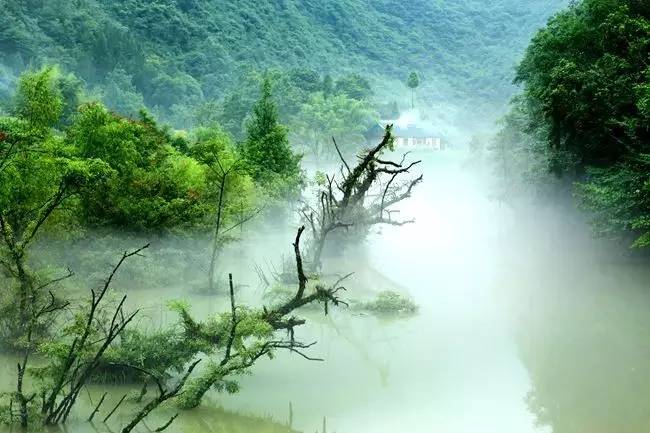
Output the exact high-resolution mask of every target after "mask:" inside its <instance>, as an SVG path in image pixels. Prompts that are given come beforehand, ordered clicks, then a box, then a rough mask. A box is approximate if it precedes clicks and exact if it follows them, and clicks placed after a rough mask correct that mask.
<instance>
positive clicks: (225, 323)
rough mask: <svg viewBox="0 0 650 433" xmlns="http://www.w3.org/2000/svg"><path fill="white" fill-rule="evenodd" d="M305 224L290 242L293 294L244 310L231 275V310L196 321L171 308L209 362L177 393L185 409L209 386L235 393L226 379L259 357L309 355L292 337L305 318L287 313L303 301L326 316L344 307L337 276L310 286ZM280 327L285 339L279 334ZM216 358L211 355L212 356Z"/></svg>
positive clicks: (182, 308)
mask: <svg viewBox="0 0 650 433" xmlns="http://www.w3.org/2000/svg"><path fill="white" fill-rule="evenodd" d="M304 230H305V227H304V226H303V227H301V228H299V229H298V232H297V234H296V238H295V241H294V243H293V248H294V254H295V260H296V271H297V276H298V287H297V288H296V291H295V294H294V295H293V296H291V297H290V298H289V299H287V300H286V301H284V302H282V303H280V304H279V305H275V306H272V307H262V308H255V309H251V308H246V307H244V306H240V305H237V304H236V301H235V291H234V286H233V280H232V274H231V275H230V276H229V287H230V311H228V312H226V313H223V314H220V315H218V316H217V317H213V318H210V319H209V320H207V321H205V322H198V321H196V320H195V319H194V318H193V317H192V316H191V314H190V312H189V309H188V307H187V306H186V305H183V304H177V305H176V306H175V309H176V310H177V312H178V313H179V315H180V317H181V322H182V325H183V329H184V335H185V339H186V341H190V342H198V343H199V344H198V346H200V347H202V349H201V351H202V352H203V353H204V354H205V355H207V357H208V362H209V363H208V365H207V367H206V369H205V370H204V371H203V373H202V375H201V376H200V377H197V378H194V379H191V380H190V381H188V383H187V385H186V387H185V388H184V390H183V391H184V392H183V395H182V396H181V397H180V404H181V406H182V407H184V408H194V407H196V406H198V405H199V404H200V402H201V399H202V398H203V396H204V395H205V393H207V392H208V391H209V390H210V389H211V388H215V389H217V390H219V391H227V392H229V393H234V392H237V390H238V389H239V384H238V383H237V382H235V381H234V380H233V379H232V378H231V377H232V376H234V375H240V374H244V373H246V372H248V371H249V370H250V368H251V367H252V366H253V365H254V364H255V363H256V362H257V361H258V360H259V359H261V358H262V357H269V358H273V355H274V353H275V352H277V351H280V350H288V351H289V352H291V353H295V354H297V355H299V356H301V357H303V358H305V359H307V360H311V361H322V359H319V358H312V357H310V356H308V355H307V354H306V353H305V352H304V351H305V350H306V349H309V348H311V347H312V346H313V345H314V344H315V343H308V344H306V343H302V342H300V341H298V340H296V338H295V331H296V328H298V327H300V326H302V325H304V324H305V323H306V321H305V320H304V319H301V318H297V317H295V316H293V315H292V313H293V312H295V311H296V310H297V309H299V308H301V307H304V306H306V305H310V304H315V303H319V304H321V305H322V306H323V310H324V312H325V314H328V312H329V308H330V307H329V306H330V305H334V306H339V305H347V304H346V303H345V302H344V301H343V300H341V299H340V297H339V293H340V292H341V291H343V290H345V289H344V288H343V287H342V286H341V285H340V284H341V283H342V281H343V280H344V279H345V277H344V278H340V279H338V280H337V281H335V282H334V284H332V285H331V286H330V287H325V286H323V285H322V284H316V285H315V286H313V287H309V285H308V283H309V278H308V277H307V275H306V274H305V269H304V267H303V259H302V254H301V250H300V240H301V237H302V234H303V232H304ZM280 331H282V332H283V333H285V334H286V336H287V337H286V338H282V337H279V336H278V333H279V332H280ZM215 358H216V359H215Z"/></svg>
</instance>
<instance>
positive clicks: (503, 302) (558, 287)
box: [0, 150, 650, 433]
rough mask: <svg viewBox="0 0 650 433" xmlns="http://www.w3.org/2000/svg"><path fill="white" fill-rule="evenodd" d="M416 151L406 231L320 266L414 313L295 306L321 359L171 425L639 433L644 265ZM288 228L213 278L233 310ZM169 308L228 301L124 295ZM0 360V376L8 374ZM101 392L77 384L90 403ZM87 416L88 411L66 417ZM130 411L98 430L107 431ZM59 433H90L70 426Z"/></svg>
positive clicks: (647, 421) (292, 363) (381, 236)
mask: <svg viewBox="0 0 650 433" xmlns="http://www.w3.org/2000/svg"><path fill="white" fill-rule="evenodd" d="M416 156H417V157H418V158H420V157H421V158H422V159H423V160H424V162H423V165H422V171H423V172H424V174H425V181H424V183H423V184H422V185H421V186H420V187H419V188H418V189H417V190H416V192H415V193H414V195H413V197H412V199H411V200H409V201H407V202H404V204H403V205H402V206H401V208H400V211H401V213H400V215H401V216H402V217H404V218H409V217H414V218H416V222H415V223H414V224H410V225H407V226H403V227H382V228H381V229H379V230H375V231H374V232H373V234H372V235H371V236H370V237H369V239H368V240H367V242H366V243H365V244H364V245H359V246H357V247H356V248H355V249H354V250H352V249H348V250H347V251H345V252H344V255H342V256H341V257H335V258H332V259H330V262H329V266H331V267H332V268H334V267H336V271H337V272H340V273H344V272H346V271H348V270H354V271H356V274H355V276H354V277H353V278H352V279H351V280H350V282H349V285H350V292H349V293H347V296H349V297H351V298H355V297H359V296H361V297H363V296H368V295H369V294H371V293H373V292H378V291H380V290H385V289H392V290H398V291H401V292H403V293H404V294H407V295H409V296H411V297H412V298H413V299H414V301H415V302H416V303H417V304H418V305H419V306H420V310H419V313H418V314H417V315H416V316H414V317H410V318H393V319H387V318H379V317H375V316H372V315H366V314H360V313H357V312H354V311H348V310H345V309H341V310H335V311H333V312H332V313H331V314H330V315H329V316H327V317H324V316H323V315H322V313H321V312H316V311H307V312H304V313H303V312H301V314H302V315H304V316H306V317H307V318H308V319H309V320H308V324H307V325H306V326H305V327H303V328H302V329H300V331H299V333H298V336H299V337H300V338H301V340H303V341H318V344H317V345H316V346H315V347H314V348H312V349H311V352H310V353H311V354H312V355H313V356H318V357H322V358H324V359H325V361H324V362H310V361H306V360H305V359H303V358H300V357H298V356H296V355H291V354H286V353H283V354H280V355H279V356H278V358H277V359H275V360H272V361H269V360H264V361H262V362H260V363H259V364H258V365H256V367H255V368H254V370H253V371H254V374H253V375H252V376H248V377H244V378H242V387H241V388H242V389H241V392H240V393H238V394H236V395H232V396H229V395H222V394H217V393H214V394H211V395H210V396H209V398H208V399H207V400H206V401H205V402H204V404H203V407H202V408H200V409H199V410H197V411H187V412H182V413H181V416H180V417H179V419H178V420H177V421H176V422H175V423H174V424H173V425H172V426H171V427H170V429H169V430H168V431H172V432H187V433H190V432H199V431H200V432H226V431H227V432H231V431H232V432H238V431H241V432H244V431H251V432H252V431H259V432H267V431H268V432H275V431H279V432H282V431H290V430H291V429H290V428H289V427H288V426H287V424H288V422H289V419H290V418H292V428H293V429H295V430H297V431H304V432H314V431H322V429H323V419H324V418H325V419H326V429H327V431H330V432H338V433H362V432H373V433H388V432H391V433H394V432H412V433H420V432H422V433H425V432H427V433H428V432H453V433H465V432H467V433H470V432H472V433H474V432H481V433H504V432H517V433H527V432H555V433H584V432H589V433H599V432H602V433H613V432H617V433H626V432H630V433H633V432H634V433H639V432H641V431H644V428H645V427H644V426H647V425H650V411H648V407H649V406H650V386H649V385H650V363H648V359H650V338H648V337H649V335H648V334H649V333H650V332H649V331H648V330H650V314H648V311H650V291H649V290H648V283H649V282H650V272H649V271H648V270H647V269H644V267H643V266H641V265H636V264H634V262H633V261H631V260H628V259H627V258H626V257H624V256H623V255H622V253H621V252H620V251H618V250H617V249H616V248H613V247H612V246H611V245H609V244H607V243H605V242H601V241H595V240H592V239H591V237H590V234H589V229H588V227H587V226H586V225H585V224H584V223H583V222H581V221H580V219H579V218H578V217H577V216H576V215H577V214H575V213H572V212H570V211H569V210H567V209H566V208H565V207H563V206H560V205H558V204H552V203H536V204H534V205H533V204H526V205H517V206H514V207H513V206H510V205H505V204H503V203H500V202H498V201H496V200H492V199H491V196H493V191H492V189H491V188H492V185H493V182H491V180H490V179H489V170H486V169H481V168H479V167H477V166H476V165H475V164H469V163H468V162H467V161H468V159H467V155H466V154H465V153H464V152H462V151H459V150H450V151H444V152H438V153H435V152H431V153H424V152H422V153H420V154H418V155H416ZM295 227H296V224H295V223H293V224H292V225H291V224H290V225H289V226H288V227H286V228H285V230H278V231H270V230H265V231H262V232H261V233H257V234H256V235H255V237H254V238H251V239H246V240H244V241H243V242H241V243H238V244H233V245H232V246H230V247H229V249H230V250H229V251H228V252H227V253H225V254H224V257H225V258H224V260H225V261H226V264H224V268H228V270H229V271H232V272H233V273H234V274H235V276H236V279H237V281H238V282H239V283H240V284H241V285H242V287H241V288H240V295H238V296H240V299H242V301H247V302H256V300H259V298H260V296H261V289H259V288H258V284H257V276H256V275H255V272H254V271H253V265H254V264H255V263H258V264H259V263H265V260H268V261H271V260H272V261H273V262H275V263H276V265H278V266H279V263H280V261H281V256H282V254H284V255H285V256H286V257H290V254H291V240H292V236H293V232H294V230H295ZM154 247H155V245H154ZM326 268H327V264H326ZM120 287H122V285H121V286H120ZM355 290H356V292H355ZM177 298H185V299H188V300H189V301H190V302H191V304H192V306H193V307H192V310H193V311H194V312H195V313H197V314H198V315H200V316H205V315H207V314H208V313H211V312H217V311H222V310H223V309H224V308H225V306H226V302H227V299H226V298H225V297H220V296H219V297H215V296H206V295H192V294H188V293H184V292H182V291H180V289H178V288H176V287H174V286H171V287H167V288H163V289H159V290H156V291H151V290H149V289H142V290H137V289H133V290H130V291H129V301H130V302H131V303H132V304H133V305H140V304H144V305H145V314H144V316H145V317H146V318H145V319H143V320H142V321H141V322H140V325H141V326H157V325H158V324H160V322H161V321H163V322H168V321H171V320H174V316H173V314H172V313H168V312H166V307H165V304H166V302H167V301H168V300H171V299H177ZM5 358H6V359H5V360H3V362H2V363H1V366H0V369H1V370H2V374H1V375H0V377H2V380H3V381H7V380H11V379H10V378H13V377H14V368H15V367H14V364H15V363H14V362H13V361H12V360H11V358H10V357H5ZM3 388H6V387H3ZM123 388H124V392H126V391H128V389H127V388H126V387H115V389H116V392H112V393H111V398H112V399H114V400H115V401H117V400H118V399H119V398H120V397H121V395H122V394H123V393H124V392H122V391H123ZM111 389H113V388H111ZM102 390H103V388H101V387H96V388H95V387H93V388H91V389H90V391H89V395H91V396H92V398H93V401H95V402H96V399H97V398H98V397H99V396H100V395H101V393H102ZM111 403H113V402H111ZM215 407H220V408H223V410H221V409H219V410H218V411H216V410H215V409H214V408H215ZM290 407H291V412H292V414H291V415H290V409H289V408H290ZM90 408H91V404H90V402H89V401H84V402H83V404H80V405H79V408H77V409H76V411H77V417H78V418H79V419H84V418H86V417H87V414H88V412H89V411H90ZM174 410H175V409H174V408H173V407H169V408H168V409H165V410H163V411H160V412H159V413H156V414H154V415H153V416H152V417H150V418H148V420H147V423H146V424H147V425H140V426H139V427H138V429H139V431H143V432H144V431H147V426H149V427H150V428H151V429H154V428H155V427H157V426H158V425H159V424H162V423H164V421H165V420H166V418H167V417H168V416H169V415H170V414H173V413H174ZM126 419H128V414H124V415H123V416H121V415H118V416H115V418H114V419H112V420H111V421H110V422H109V425H108V426H104V425H102V424H101V422H96V423H95V424H96V425H95V426H94V428H96V429H97V430H98V431H110V430H109V428H110V429H111V430H113V431H117V430H118V429H119V428H120V423H121V422H124V421H125V420H126ZM2 429H5V430H2ZM0 431H9V430H7V427H0ZM68 431H70V432H86V431H93V430H92V428H91V427H90V426H89V425H88V424H87V423H84V422H74V421H73V422H72V423H70V425H69V426H68Z"/></svg>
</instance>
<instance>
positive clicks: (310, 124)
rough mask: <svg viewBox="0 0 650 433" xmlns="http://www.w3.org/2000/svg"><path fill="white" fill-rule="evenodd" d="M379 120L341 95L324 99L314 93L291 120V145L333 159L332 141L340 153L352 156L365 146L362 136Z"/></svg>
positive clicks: (365, 104)
mask: <svg viewBox="0 0 650 433" xmlns="http://www.w3.org/2000/svg"><path fill="white" fill-rule="evenodd" d="M378 117H379V116H378V114H377V113H376V112H375V111H374V110H373V109H372V108H371V107H370V105H369V104H368V102H366V101H365V100H357V99H353V98H350V97H348V96H346V95H344V94H337V95H332V96H329V97H326V95H325V93H323V92H319V93H315V94H313V95H312V97H311V98H310V99H309V101H308V102H307V103H305V104H303V105H302V108H301V110H300V113H298V115H297V116H296V118H295V120H294V125H295V133H294V135H295V139H294V141H296V142H297V143H301V144H302V145H303V146H305V147H306V148H307V149H308V150H309V151H310V153H311V154H313V155H315V156H319V157H326V156H329V157H332V156H336V149H335V148H334V145H333V144H332V137H335V138H336V140H337V143H338V144H339V146H340V149H341V151H342V152H344V153H345V154H347V155H350V154H355V153H356V152H358V151H359V150H360V149H361V148H362V147H363V146H364V145H365V138H364V136H363V133H364V132H366V131H367V130H368V128H369V127H370V125H372V123H373V122H376V121H377V120H378Z"/></svg>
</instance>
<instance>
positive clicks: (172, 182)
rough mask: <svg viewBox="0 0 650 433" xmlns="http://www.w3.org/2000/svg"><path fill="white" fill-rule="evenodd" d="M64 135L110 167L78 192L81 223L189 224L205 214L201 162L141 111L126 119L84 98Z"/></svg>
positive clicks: (125, 225) (161, 226)
mask: <svg viewBox="0 0 650 433" xmlns="http://www.w3.org/2000/svg"><path fill="white" fill-rule="evenodd" d="M66 141H67V142H68V143H69V145H71V146H73V147H75V148H77V149H78V151H79V153H80V155H82V156H83V157H86V158H98V159H101V160H102V161H104V162H106V163H107V164H108V165H109V166H110V167H111V168H113V170H114V175H113V176H111V178H110V179H108V181H107V182H106V183H105V184H103V185H100V186H98V187H97V188H95V189H94V190H93V191H91V192H90V193H89V194H86V195H84V196H83V200H82V208H81V214H82V216H83V218H84V220H85V223H86V224H88V225H91V226H113V227H122V228H130V229H139V230H150V231H151V230H164V229H170V228H178V227H183V226H186V227H187V226H191V225H193V224H196V223H198V222H201V221H203V219H204V218H205V217H206V216H207V214H208V211H209V206H208V205H207V203H206V202H205V201H204V200H203V199H204V197H205V194H206V177H205V168H204V167H202V166H201V164H199V162H198V161H196V160H195V159H194V158H191V157H190V156H188V155H185V154H183V153H182V152H181V151H179V150H178V149H179V148H183V147H186V143H185V142H184V140H183V139H182V138H178V137H173V136H172V135H171V134H170V133H169V132H168V131H167V130H165V129H162V128H160V127H158V125H157V124H156V123H155V122H154V121H153V119H151V118H150V117H149V116H148V115H146V113H141V116H140V119H138V120H130V119H128V118H124V117H122V116H120V115H119V114H115V113H112V112H110V111H109V110H107V109H106V108H105V107H104V106H103V105H101V104H99V103H92V104H87V105H85V106H83V107H82V108H81V110H80V112H79V115H78V116H77V119H76V121H75V122H74V124H73V125H71V127H70V128H69V129H68V131H67V136H66Z"/></svg>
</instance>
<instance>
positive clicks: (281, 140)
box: [242, 78, 301, 197]
mask: <svg viewBox="0 0 650 433" xmlns="http://www.w3.org/2000/svg"><path fill="white" fill-rule="evenodd" d="M246 134H247V137H246V141H245V142H244V144H243V148H242V150H243V156H244V159H245V160H246V162H247V164H248V168H249V170H250V172H251V174H252V176H253V178H254V179H255V180H256V181H257V182H260V183H261V184H264V182H268V183H269V184H271V185H272V189H276V190H277V191H276V192H278V193H280V195H284V196H287V197H288V196H290V195H292V194H295V193H296V192H297V191H298V187H299V184H300V180H301V170H300V159H301V156H300V155H297V154H295V153H294V152H293V151H292V150H291V147H290V146H289V140H288V138H287V129H286V128H285V127H284V126H283V125H281V124H280V122H279V120H278V111H277V107H276V105H275V102H274V101H273V98H272V93H271V82H270V80H269V79H268V78H266V79H265V80H264V81H263V83H262V94H261V96H260V99H259V101H257V103H256V104H255V106H254V107H253V112H252V113H251V116H250V118H249V119H248V122H247V123H246Z"/></svg>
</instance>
